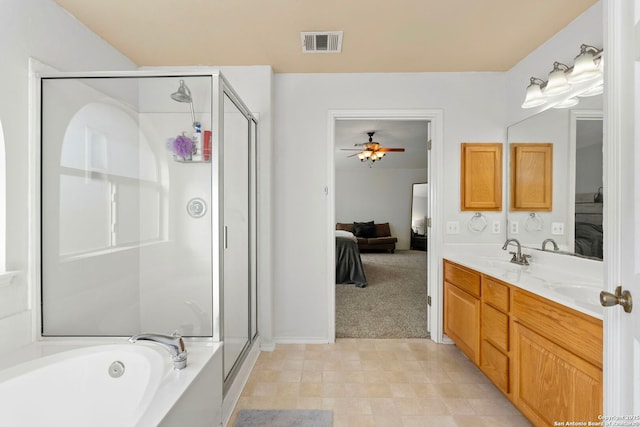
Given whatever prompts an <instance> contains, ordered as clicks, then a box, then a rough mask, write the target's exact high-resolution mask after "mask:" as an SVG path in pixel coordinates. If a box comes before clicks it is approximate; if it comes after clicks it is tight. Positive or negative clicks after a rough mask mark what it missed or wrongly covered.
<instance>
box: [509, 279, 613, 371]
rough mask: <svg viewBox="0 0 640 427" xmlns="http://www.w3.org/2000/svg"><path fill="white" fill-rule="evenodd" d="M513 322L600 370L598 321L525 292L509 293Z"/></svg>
mask: <svg viewBox="0 0 640 427" xmlns="http://www.w3.org/2000/svg"><path fill="white" fill-rule="evenodd" d="M511 315H512V316H513V318H514V321H516V322H518V323H522V324H524V325H527V327H529V328H530V329H532V330H534V331H536V332H538V333H539V334H541V335H543V336H545V337H546V338H548V339H549V340H551V341H553V342H554V343H556V344H558V345H559V346H562V347H564V348H565V349H567V350H569V351H571V352H572V353H573V354H576V355H578V356H580V357H582V358H583V359H585V360H587V361H588V362H590V363H592V364H594V365H595V366H597V367H599V368H602V321H601V320H599V319H596V318H594V317H591V316H588V315H586V314H582V313H579V312H577V311H575V310H572V309H570V308H567V307H564V306H562V305H560V304H557V303H555V302H553V301H549V300H547V299H544V298H542V297H539V296H537V295H533V294H531V293H529V292H526V291H521V290H513V307H512V311H511Z"/></svg>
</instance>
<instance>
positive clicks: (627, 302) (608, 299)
mask: <svg viewBox="0 0 640 427" xmlns="http://www.w3.org/2000/svg"><path fill="white" fill-rule="evenodd" d="M600 304H601V305H602V306H603V307H612V306H614V305H618V304H619V305H621V306H622V308H624V311H625V313H631V310H632V309H633V299H632V298H631V292H629V291H623V290H622V286H618V287H617V288H616V293H615V294H612V293H611V292H607V291H602V292H600Z"/></svg>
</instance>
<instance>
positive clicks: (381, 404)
mask: <svg viewBox="0 0 640 427" xmlns="http://www.w3.org/2000/svg"><path fill="white" fill-rule="evenodd" d="M369 402H370V403H371V410H372V411H373V415H375V416H393V417H399V416H400V412H398V408H397V407H396V403H395V401H394V400H393V399H392V398H388V397H375V398H371V399H369Z"/></svg>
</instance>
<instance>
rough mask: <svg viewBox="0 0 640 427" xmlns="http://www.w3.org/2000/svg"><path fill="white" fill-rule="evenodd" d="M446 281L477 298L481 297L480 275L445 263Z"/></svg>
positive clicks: (447, 262)
mask: <svg viewBox="0 0 640 427" xmlns="http://www.w3.org/2000/svg"><path fill="white" fill-rule="evenodd" d="M444 280H445V281H446V282H449V283H451V284H452V285H455V286H457V287H459V288H460V289H462V290H464V291H466V292H469V293H470V294H471V295H473V296H475V297H478V298H479V297H480V273H476V272H475V271H473V270H469V269H467V268H465V267H462V266H460V265H457V264H453V263H451V262H449V261H445V262H444Z"/></svg>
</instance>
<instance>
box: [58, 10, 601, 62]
mask: <svg viewBox="0 0 640 427" xmlns="http://www.w3.org/2000/svg"><path fill="white" fill-rule="evenodd" d="M55 1H56V2H57V3H58V4H60V5H61V6H62V7H64V8H65V9H66V10H67V11H69V12H70V13H71V14H72V15H74V16H75V17H76V18H77V19H79V20H80V21H81V22H83V23H84V24H85V25H86V26H87V27H89V28H90V29H91V30H93V31H94V32H95V33H97V34H98V35H100V36H101V37H102V38H103V39H105V40H106V41H107V42H109V43H110V44H111V45H112V46H114V47H115V48H116V49H118V50H120V51H121V52H122V53H124V54H125V55H126V56H127V57H129V58H130V59H131V60H132V61H133V62H135V63H136V64H137V65H138V66H154V65H158V66H161V65H173V66H181V65H185V66H188V65H210V66H226V65H271V66H272V67H273V69H274V71H275V72H276V73H296V72H303V73H310V72H318V73H335V72H349V73H351V72H423V71H507V70H509V69H511V68H512V67H513V66H514V65H515V64H517V63H518V62H519V61H520V60H521V59H522V58H524V57H525V56H527V55H528V54H529V53H531V52H532V51H533V50H534V49H535V48H537V47H538V46H540V45H541V44H542V43H544V42H545V41H546V40H548V39H549V38H551V37H552V36H553V35H554V34H556V33H557V32H558V31H560V30H561V29H562V28H563V27H565V26H566V25H567V24H569V23H570V22H571V21H572V20H573V19H575V18H576V17H577V16H578V15H580V14H581V13H582V12H584V11H585V10H586V9H588V8H589V7H590V6H592V5H593V4H595V3H596V2H597V1H598V0H535V1H532V0H324V1H322V2H319V1H315V0H55ZM332 30H338V31H339V30H342V31H343V32H344V41H343V46H342V53H339V54H303V53H302V49H301V41H300V32H302V31H332ZM577 48H578V46H576V49H577Z"/></svg>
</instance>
